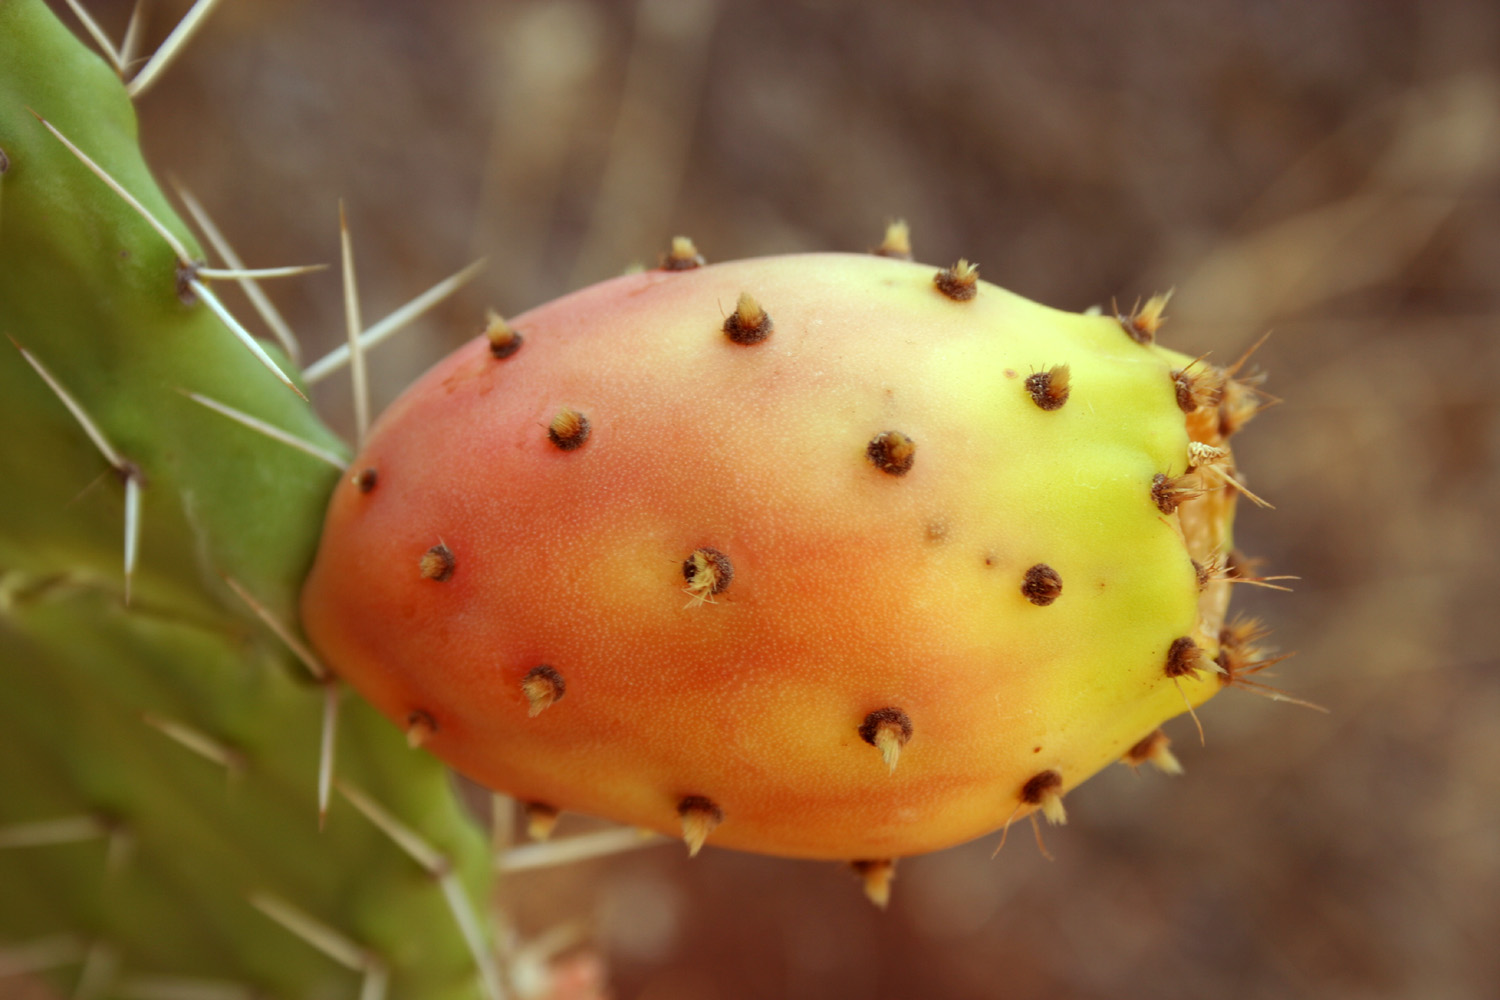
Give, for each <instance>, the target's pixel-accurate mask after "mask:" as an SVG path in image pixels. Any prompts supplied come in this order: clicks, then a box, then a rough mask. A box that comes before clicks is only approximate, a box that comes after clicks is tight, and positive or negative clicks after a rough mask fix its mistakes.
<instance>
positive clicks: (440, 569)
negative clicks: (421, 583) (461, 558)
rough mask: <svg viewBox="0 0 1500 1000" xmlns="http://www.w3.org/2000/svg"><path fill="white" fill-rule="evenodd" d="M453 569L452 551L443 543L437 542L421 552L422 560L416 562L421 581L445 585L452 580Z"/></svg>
mask: <svg viewBox="0 0 1500 1000" xmlns="http://www.w3.org/2000/svg"><path fill="white" fill-rule="evenodd" d="M453 567H454V560H453V550H452V549H450V548H448V546H447V545H446V544H445V543H443V542H438V543H437V544H436V545H434V546H433V547H432V548H430V549H428V550H427V551H426V552H423V553H422V558H421V559H419V560H418V561H417V568H418V569H419V570H421V572H422V579H424V580H436V581H437V582H438V583H446V582H447V581H448V580H451V579H452V578H453Z"/></svg>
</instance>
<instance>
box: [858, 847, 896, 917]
mask: <svg viewBox="0 0 1500 1000" xmlns="http://www.w3.org/2000/svg"><path fill="white" fill-rule="evenodd" d="M849 867H850V868H853V869H854V874H856V875H858V876H859V877H860V879H862V880H863V881H864V883H865V898H867V899H868V900H869V901H870V902H872V903H874V904H875V905H876V906H878V907H880V908H881V909H882V910H883V909H885V908H886V907H887V906H889V905H890V903H891V880H892V879H893V878H895V877H896V860H895V859H894V858H881V859H879V860H868V861H866V860H861V861H851V862H849Z"/></svg>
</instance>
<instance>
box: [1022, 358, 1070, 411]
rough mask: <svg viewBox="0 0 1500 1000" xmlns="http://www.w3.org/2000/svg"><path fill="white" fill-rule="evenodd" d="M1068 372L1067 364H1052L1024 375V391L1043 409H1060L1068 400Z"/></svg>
mask: <svg viewBox="0 0 1500 1000" xmlns="http://www.w3.org/2000/svg"><path fill="white" fill-rule="evenodd" d="M1069 374H1070V370H1069V368H1068V366H1067V365H1053V366H1052V367H1051V368H1048V369H1046V370H1045V371H1039V372H1033V373H1031V374H1030V375H1028V376H1026V383H1025V384H1026V391H1027V392H1028V393H1029V394H1030V395H1031V401H1032V402H1033V403H1035V404H1036V405H1037V406H1040V407H1041V408H1042V409H1044V410H1049V411H1050V410H1060V409H1062V405H1063V404H1064V403H1066V402H1067V401H1068V379H1069Z"/></svg>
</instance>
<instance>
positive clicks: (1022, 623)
mask: <svg viewBox="0 0 1500 1000" xmlns="http://www.w3.org/2000/svg"><path fill="white" fill-rule="evenodd" d="M742 293H749V294H750V295H751V296H753V300H752V306H754V305H755V304H757V303H758V305H759V306H760V307H761V308H763V309H764V311H765V312H766V313H767V314H769V316H770V317H771V319H772V321H773V329H772V332H771V333H770V334H769V335H768V336H767V337H765V338H764V339H763V340H760V341H758V342H755V343H750V344H744V343H737V342H735V341H734V340H732V339H731V337H730V336H728V335H726V333H728V332H730V329H731V327H733V326H734V325H735V323H734V320H735V317H736V316H738V315H739V314H740V313H741V312H742V311H743V310H744V308H745V304H744V299H743V298H741V295H742ZM736 303H738V305H737V306H736ZM731 308H733V309H735V313H734V315H733V316H731V317H730V320H729V321H727V322H726V320H725V315H726V313H727V312H728V311H729V310H730V309H731ZM1151 322H1152V326H1153V329H1152V331H1151V332H1152V333H1154V325H1155V322H1156V318H1155V317H1154V316H1153V317H1151ZM511 326H512V327H513V328H514V329H515V330H516V331H518V332H519V333H520V334H521V335H522V337H523V338H524V346H523V347H522V348H521V349H520V350H519V351H517V352H516V353H514V354H513V355H511V356H508V357H506V358H504V359H498V358H497V357H496V356H495V355H493V354H492V353H491V351H490V348H489V345H488V343H487V342H486V341H485V340H484V339H483V338H480V339H478V340H476V341H475V342H473V343H471V344H469V345H467V346H466V347H464V348H461V349H460V350H459V351H457V352H456V353H455V354H454V355H452V356H451V357H449V358H448V359H447V360H445V361H443V362H442V363H440V364H439V365H438V366H437V367H436V368H435V369H433V370H432V371H430V372H429V373H428V374H427V375H426V376H424V377H423V378H422V379H421V380H420V381H419V382H418V383H417V384H416V385H414V386H413V387H412V388H411V389H410V390H409V391H408V392H407V393H406V394H405V395H404V396H403V397H402V398H401V399H400V400H398V401H397V403H396V404H394V405H393V406H392V407H391V408H390V410H389V411H388V412H387V413H386V414H385V415H384V416H383V417H382V419H381V420H380V421H379V423H378V425H377V427H376V428H375V430H374V431H373V433H372V435H371V436H370V438H369V440H368V442H367V445H366V447H365V449H364V451H363V453H362V454H361V455H359V456H358V457H357V458H356V459H355V461H354V463H353V464H352V465H351V475H350V476H349V477H346V481H345V482H344V483H343V484H342V485H341V486H340V487H339V488H338V489H337V490H336V492H335V495H334V498H333V501H332V504H331V506H330V509H329V514H328V521H327V526H326V528H325V532H324V537H323V542H322V545H321V548H320V551H319V555H318V558H317V561H316V563H315V565H314V569H313V572H312V574H311V576H310V578H309V580H308V583H307V586H306V589H305V590H304V594H303V604H302V607H303V616H304V623H305V626H306V628H307V630H308V633H309V635H310V637H311V638H312V639H313V641H314V642H315V643H316V645H317V646H318V648H319V649H320V650H321V651H322V652H323V654H324V655H325V657H326V658H327V659H328V660H329V661H330V662H331V663H332V664H333V665H334V667H335V669H336V670H338V671H339V672H340V674H341V675H342V676H344V677H345V678H347V679H348V680H349V681H350V682H351V683H353V684H354V685H355V686H356V687H357V688H359V689H360V690H361V691H362V692H363V693H364V694H365V695H366V696H367V697H369V698H370V699H371V700H372V701H373V702H374V703H375V704H376V706H377V707H378V708H380V709H381V710H382V711H383V712H384V713H385V714H386V715H388V716H389V717H391V718H392V719H393V720H396V721H397V722H398V724H405V721H406V720H407V719H408V718H409V717H410V716H411V713H413V712H421V713H426V716H427V717H430V718H431V720H432V721H433V722H434V723H435V731H433V732H432V733H431V734H430V735H428V734H424V735H426V736H427V738H426V739H425V742H424V746H425V747H427V748H428V749H430V750H431V751H432V752H434V753H436V754H437V755H438V756H440V757H442V758H443V759H444V760H446V761H448V762H449V763H451V764H452V765H454V766H455V767H456V768H458V769H459V770H460V771H462V772H464V773H466V774H468V775H469V776H471V777H473V778H475V779H477V780H479V781H481V782H484V783H486V784H489V785H491V786H492V787H496V788H499V789H502V790H504V791H507V792H510V793H512V794H514V795H516V796H518V797H519V798H521V799H523V800H528V801H538V802H544V803H547V804H550V805H552V806H555V807H559V808H562V809H569V810H577V811H582V812H588V813H595V814H599V815H603V816H607V817H609V818H611V819H615V820H617V821H620V822H625V823H631V824H636V825H639V826H642V827H647V828H651V829H655V830H660V831H663V832H671V833H677V832H680V831H682V830H683V828H684V822H685V817H684V816H681V815H679V812H678V807H679V805H680V804H681V803H682V802H683V801H684V800H685V799H687V798H696V799H707V800H708V801H709V802H711V803H712V804H713V805H715V806H716V807H717V808H718V809H719V810H721V812H722V817H723V819H722V822H721V823H719V824H717V825H715V826H713V827H712V829H711V830H710V832H709V833H708V841H709V843H712V844H717V845H721V846H729V847H735V848H741V849H745V850H751V851H759V852H765V853H772V854H781V855H790V856H801V857H812V858H840V859H843V858H886V857H894V856H901V855H907V854H913V853H919V852H923V851H929V850H934V849H937V848H941V847H945V846H948V845H951V844H955V843H959V842H962V841H965V840H968V839H971V838H973V837H975V836H978V835H980V834H983V833H985V832H987V831H990V830H994V829H997V828H999V827H1001V826H1003V825H1006V824H1008V823H1009V822H1010V821H1011V820H1013V819H1015V818H1016V817H1018V816H1021V815H1025V814H1026V813H1028V812H1030V811H1031V810H1032V809H1034V808H1036V807H1038V806H1042V807H1047V806H1052V805H1056V806H1059V807H1060V800H1059V799H1058V798H1057V795H1056V794H1055V793H1059V792H1065V791H1066V790H1068V789H1070V788H1072V787H1073V786H1075V785H1076V784H1078V783H1079V782H1081V781H1083V780H1084V779H1085V778H1087V777H1088V776H1090V775H1091V774H1093V773H1095V772H1096V771H1097V770H1099V769H1100V768H1101V767H1103V766H1104V765H1105V764H1107V763H1109V762H1111V761H1114V760H1118V759H1120V758H1121V757H1122V756H1124V755H1125V754H1126V753H1127V752H1128V751H1129V750H1130V748H1131V747H1132V746H1133V745H1135V744H1136V743H1137V741H1139V740H1141V739H1143V738H1144V737H1146V736H1148V735H1149V734H1150V733H1152V732H1153V731H1154V730H1155V729H1156V727H1157V726H1158V725H1159V724H1160V723H1161V722H1162V721H1163V720H1164V719H1167V718H1169V717H1171V716H1174V715H1176V714H1178V713H1180V712H1182V711H1183V710H1184V709H1185V708H1186V707H1187V705H1188V704H1189V703H1191V704H1194V705H1196V704H1198V703H1201V702H1202V701H1204V700H1206V699H1208V698H1209V697H1211V696H1212V695H1213V694H1214V693H1215V692H1216V691H1217V690H1218V689H1219V687H1220V684H1219V682H1218V680H1216V679H1215V678H1214V677H1212V676H1211V675H1210V674H1209V673H1208V672H1207V671H1208V670H1211V669H1212V668H1211V667H1207V662H1208V658H1211V657H1212V656H1213V655H1214V654H1215V652H1216V650H1217V636H1218V631H1219V627H1220V624H1221V622H1222V617H1223V612H1224V604H1225V602H1226V600H1227V589H1228V588H1227V586H1226V585H1224V584H1222V582H1209V583H1208V584H1207V585H1206V586H1203V587H1200V574H1199V571H1198V570H1199V565H1198V564H1201V563H1205V562H1207V561H1208V560H1210V559H1211V558H1212V557H1213V556H1214V554H1215V553H1216V552H1219V551H1221V550H1225V549H1227V546H1228V544H1229V518H1230V516H1231V513H1232V507H1233V497H1232V496H1231V495H1230V492H1231V491H1230V490H1228V489H1220V490H1217V491H1214V492H1212V493H1210V494H1209V495H1208V496H1205V497H1203V498H1201V499H1189V500H1187V501H1186V502H1185V503H1182V504H1181V506H1180V507H1179V508H1177V509H1171V508H1170V507H1169V508H1168V511H1169V512H1168V511H1164V510H1163V508H1162V506H1161V504H1160V502H1158V498H1155V497H1153V492H1152V490H1153V482H1154V479H1155V477H1156V476H1158V475H1163V476H1166V477H1168V479H1169V480H1172V479H1174V477H1179V476H1182V475H1183V474H1184V473H1185V472H1186V471H1187V467H1188V443H1189V433H1188V426H1187V424H1188V423H1189V422H1190V421H1192V420H1196V421H1197V423H1198V424H1199V425H1201V426H1202V427H1203V428H1212V427H1216V426H1217V423H1216V422H1215V421H1212V420H1208V419H1206V418H1205V417H1204V415H1203V414H1201V413H1200V414H1197V415H1196V416H1195V415H1193V414H1189V415H1188V416H1187V417H1185V416H1184V408H1183V406H1182V405H1180V404H1179V397H1180V396H1181V393H1180V392H1179V391H1178V386H1177V384H1176V383H1174V372H1180V371H1182V370H1184V369H1185V368H1189V367H1190V366H1191V362H1190V360H1189V359H1187V358H1185V357H1183V356H1181V355H1178V354H1175V353H1173V352H1170V351H1166V350H1164V349H1162V348H1160V347H1158V346H1156V345H1155V344H1154V342H1152V340H1153V338H1152V337H1151V336H1147V335H1143V336H1133V335H1127V329H1128V327H1129V325H1128V323H1125V322H1122V320H1120V319H1118V318H1113V317H1103V316H1087V315H1080V314H1072V313H1065V312H1060V311H1057V310H1053V309H1049V308H1046V307H1043V306H1040V305H1036V304H1034V303H1031V302H1028V301H1026V300H1024V299H1022V298H1020V297H1018V296H1015V295H1013V294H1011V293H1008V292H1006V291H1004V290H1002V289H1000V288H997V287H995V286H993V285H990V284H987V283H984V282H979V284H978V294H977V295H975V296H974V297H972V298H971V299H969V300H966V301H965V300H954V299H952V298H950V297H947V296H946V295H945V294H941V293H940V292H939V290H938V289H937V288H935V285H934V268H932V267H924V266H923V265H919V264H912V263H907V262H904V261H899V260H893V259H887V258H881V257H875V256H864V255H832V254H830V255H805V256H791V257H779V258H766V259H760V260H750V261H741V262H735V263H729V264H722V265H714V266H709V267H703V268H696V269H690V270H684V271H677V272H668V271H654V272H647V273H643V274H637V275H630V276H626V277H622V278H618V279H615V280H613V281H610V282H605V283H603V284H601V285H598V286H595V287H593V288H589V289H586V290H584V291H581V292H579V293H576V294H574V295H571V296H568V297H566V298H564V299H561V300H559V301H557V302H554V303H551V304H549V305H545V306H542V307H541V308H539V309H536V310H534V311H532V312H530V313H527V314H525V315H523V316H520V317H517V318H515V319H514V320H513V321H511ZM1122 327H1124V328H1123V329H1122ZM1060 365H1067V366H1068V368H1067V369H1066V372H1067V374H1066V375H1065V376H1063V379H1064V382H1065V385H1066V393H1059V394H1060V395H1065V396H1066V399H1065V402H1064V403H1063V404H1061V405H1058V406H1055V407H1052V408H1050V409H1048V408H1044V407H1043V406H1042V405H1041V404H1040V403H1039V402H1038V401H1037V400H1036V399H1034V398H1033V392H1032V390H1030V389H1028V376H1029V375H1031V374H1033V373H1036V372H1040V371H1043V370H1047V369H1049V368H1053V367H1055V366H1060ZM1032 385H1033V386H1034V385H1035V383H1034V382H1033V383H1032ZM1204 395H1205V396H1206V397H1207V396H1213V397H1214V398H1212V399H1207V400H1206V402H1207V403H1209V404H1212V405H1216V404H1217V398H1216V395H1215V394H1207V393H1206V394H1204ZM565 412H566V413H574V414H581V415H582V416H583V417H585V418H586V419H587V422H588V435H587V439H586V441H585V442H583V443H582V444H581V445H579V446H576V447H573V448H570V449H564V448H563V447H560V446H559V445H558V443H557V442H556V441H555V435H553V434H550V433H549V431H550V430H552V429H554V428H555V426H556V420H557V418H558V415H559V414H563V413H565ZM890 432H899V434H900V435H903V436H905V437H906V438H908V439H909V440H910V442H912V443H914V445H915V450H914V455H913V456H912V463H911V468H910V470H909V471H908V472H905V473H904V474H895V473H894V472H893V471H891V470H890V469H887V468H883V467H882V466H881V465H880V464H878V463H877V461H876V460H875V456H874V455H873V449H874V448H875V447H876V444H877V440H878V439H879V438H880V436H881V435H886V434H889V433H890ZM1211 433H1213V434H1214V435H1216V434H1217V432H1216V431H1212V432H1211ZM1200 436H1202V435H1201V434H1200ZM1219 443H1222V442H1221V441H1220V442H1219ZM364 469H375V470H376V471H377V473H378V482H379V486H378V488H377V489H375V490H373V491H370V492H368V493H366V492H363V491H361V490H360V489H359V488H358V486H357V483H356V482H355V480H356V479H357V477H358V474H359V472H360V470H364ZM1172 502H1175V501H1172ZM1184 524H1187V525H1188V531H1187V535H1186V536H1185V535H1184V528H1183V525H1184ZM1189 543H1190V544H1189ZM438 544H442V545H444V546H446V547H447V548H448V549H449V550H451V552H452V554H453V560H454V565H453V572H452V574H451V576H450V577H449V578H447V579H446V580H444V581H442V582H438V581H435V580H432V579H429V578H424V577H423V575H422V573H421V572H420V571H419V563H420V560H421V558H422V556H423V554H424V553H426V552H427V551H428V550H429V549H430V548H431V547H433V546H434V545H438ZM703 549H712V550H716V551H718V552H720V553H722V554H724V555H725V556H727V558H728V560H729V561H730V562H731V563H732V568H733V576H732V582H731V583H730V585H729V586H728V587H727V588H725V589H724V590H723V592H721V593H718V594H717V595H712V596H711V597H710V598H708V599H705V598H704V597H703V594H702V593H701V592H697V593H693V592H685V590H691V588H687V587H686V583H687V581H686V580H685V578H684V573H683V567H684V563H685V560H691V559H692V557H693V554H694V553H695V552H698V551H699V550H703ZM1195 560H1197V562H1196V563H1195ZM1039 565H1043V566H1045V567H1050V568H1051V569H1052V570H1053V571H1054V572H1055V573H1056V574H1057V575H1058V577H1059V578H1060V581H1061V590H1060V592H1059V593H1057V594H1056V595H1055V597H1054V599H1053V600H1051V601H1050V603H1046V602H1044V603H1040V604H1039V603H1037V602H1036V601H1035V600H1033V599H1032V597H1033V596H1035V594H1036V592H1037V587H1036V585H1035V579H1034V578H1033V579H1032V580H1031V584H1030V585H1028V576H1027V574H1028V570H1029V569H1031V568H1034V567H1037V566H1039ZM1041 589H1042V590H1043V591H1045V592H1048V593H1050V591H1051V590H1052V589H1053V588H1052V587H1050V586H1042V588H1041ZM1029 594H1030V595H1031V596H1028V595H1029ZM1183 638H1189V639H1191V640H1192V643H1190V644H1189V645H1190V646H1191V647H1192V648H1193V649H1195V650H1198V651H1200V652H1201V653H1202V654H1203V657H1202V658H1194V657H1192V656H1189V657H1188V659H1187V660H1186V661H1184V664H1183V666H1185V667H1186V669H1181V670H1177V671H1175V673H1176V674H1177V676H1169V673H1171V672H1172V671H1170V669H1169V668H1170V664H1169V661H1168V657H1169V655H1171V653H1172V651H1173V649H1174V644H1175V643H1177V641H1178V640H1180V639H1183ZM1182 648H1185V647H1178V652H1179V653H1180V652H1181V649H1182ZM542 664H545V665H548V666H550V667H551V668H553V669H554V670H555V671H557V672H558V674H559V675H560V676H561V677H562V678H563V679H564V680H565V682H566V690H565V694H564V695H563V696H562V697H558V698H557V699H555V701H553V702H551V703H550V704H549V705H548V706H546V707H545V710H542V711H539V712H537V713H536V714H535V717H530V715H531V709H532V705H531V702H530V701H529V699H528V697H527V693H526V691H525V690H523V679H524V678H525V677H526V675H527V674H528V672H530V671H532V670H533V669H534V668H536V667H537V666H538V665H542ZM1200 666H1202V667H1204V668H1206V669H1204V670H1200V669H1198V668H1199V667H1200ZM886 708H898V709H900V710H901V711H902V712H904V713H905V714H906V715H907V716H908V717H909V719H910V721H911V725H912V731H911V736H910V739H909V741H908V742H907V743H906V744H905V745H904V746H903V747H902V748H901V749H900V757H899V766H896V767H895V768H894V770H892V769H891V768H889V767H888V766H887V765H886V763H885V761H884V760H883V759H882V751H880V750H877V749H876V748H875V747H873V746H871V745H870V744H869V743H867V742H866V741H865V740H863V739H861V737H860V727H861V724H862V723H863V722H864V721H865V720H866V718H867V716H869V715H870V713H873V712H877V711H879V710H882V709H886ZM1049 771H1056V772H1058V774H1059V775H1060V776H1061V782H1060V784H1058V783H1055V782H1053V781H1051V780H1050V779H1049V780H1046V781H1042V782H1040V783H1038V782H1036V781H1035V780H1034V779H1037V778H1038V777H1039V776H1041V775H1043V774H1044V773H1045V772H1049ZM1029 782H1030V783H1031V784H1030V785H1028V783H1029ZM1054 786H1055V787H1054ZM1028 788H1030V789H1033V790H1037V789H1043V790H1047V791H1048V793H1049V794H1047V795H1046V796H1045V798H1046V801H1042V800H1041V798H1039V797H1038V796H1039V795H1040V794H1041V793H1040V792H1037V794H1031V793H1028V792H1027V791H1026V790H1027V789H1028ZM1044 811H1049V813H1050V814H1051V815H1054V816H1057V817H1059V818H1060V815H1061V811H1060V808H1058V809H1056V810H1047V809H1045V808H1044ZM698 832H699V834H701V832H702V831H701V830H699V831H698Z"/></svg>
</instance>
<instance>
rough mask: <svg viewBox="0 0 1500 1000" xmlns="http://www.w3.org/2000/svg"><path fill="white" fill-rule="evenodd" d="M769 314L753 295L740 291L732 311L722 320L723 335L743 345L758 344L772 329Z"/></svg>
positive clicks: (772, 325)
mask: <svg viewBox="0 0 1500 1000" xmlns="http://www.w3.org/2000/svg"><path fill="white" fill-rule="evenodd" d="M774 328H775V327H774V324H772V322H771V314H770V313H768V312H766V311H765V310H764V309H762V308H761V305H760V303H759V302H757V301H756V300H755V296H753V295H751V294H750V293H749V292H740V298H739V301H738V302H737V303H735V307H734V312H732V313H730V314H729V318H728V319H726V320H725V321H724V336H726V337H728V338H729V339H730V340H732V341H734V342H735V343H736V344H739V345H741V346H743V347H749V346H750V345H752V344H758V343H760V342H761V341H763V340H765V339H766V338H767V337H769V336H770V335H771V331H772V330H773V329H774Z"/></svg>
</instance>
